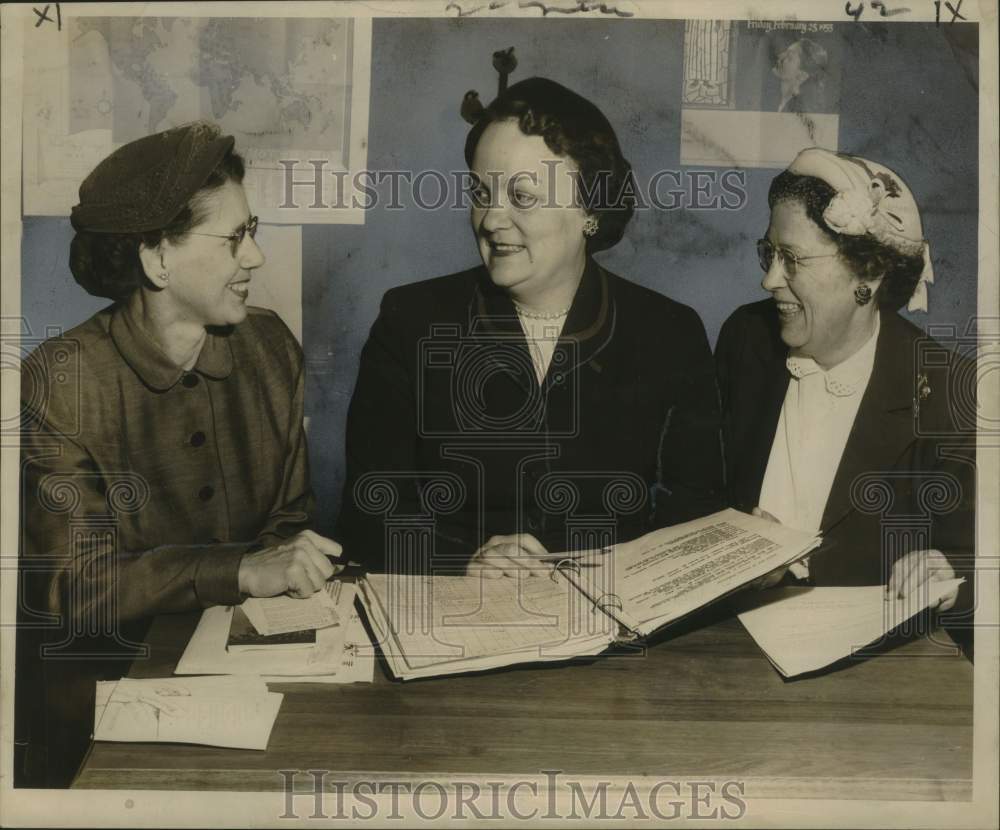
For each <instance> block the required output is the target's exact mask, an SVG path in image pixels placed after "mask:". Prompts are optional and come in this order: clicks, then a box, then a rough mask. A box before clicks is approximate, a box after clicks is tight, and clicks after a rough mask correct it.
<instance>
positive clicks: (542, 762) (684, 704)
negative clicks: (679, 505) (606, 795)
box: [74, 612, 973, 801]
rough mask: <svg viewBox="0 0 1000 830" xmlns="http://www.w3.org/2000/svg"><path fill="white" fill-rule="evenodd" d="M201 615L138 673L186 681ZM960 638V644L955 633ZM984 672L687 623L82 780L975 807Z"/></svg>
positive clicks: (172, 627)
mask: <svg viewBox="0 0 1000 830" xmlns="http://www.w3.org/2000/svg"><path fill="white" fill-rule="evenodd" d="M196 620H197V616H196V615H178V616H173V617H161V618H159V619H158V620H156V621H155V622H154V624H153V626H152V627H151V629H150V632H149V635H148V637H147V640H148V642H149V643H150V645H151V646H152V654H153V657H152V658H151V659H150V660H149V661H146V662H143V663H141V664H139V665H136V666H135V667H134V668H133V670H132V673H131V676H133V677H154V676H164V675H167V674H170V673H171V672H172V669H173V666H174V664H175V662H176V660H177V659H178V657H179V656H180V653H181V651H182V649H183V646H184V644H185V643H186V642H187V638H188V636H189V635H190V632H191V631H192V630H193V628H194V625H195V623H196ZM942 638H943V637H942ZM972 674H973V672H972V666H971V664H970V663H969V662H968V661H967V660H966V659H965V658H964V657H962V656H959V655H955V654H954V653H947V652H946V651H944V650H943V649H942V648H941V647H940V646H938V645H935V644H934V643H933V642H932V641H931V640H929V639H927V638H924V639H920V640H913V641H910V642H907V643H905V644H903V645H900V646H898V647H896V648H894V649H891V650H889V651H887V653H884V654H881V655H880V656H878V657H875V658H871V659H863V660H861V659H859V660H851V661H847V662H846V664H844V665H843V666H842V667H840V668H839V669H838V670H835V671H831V672H828V673H825V674H822V675H818V676H811V677H805V678H801V679H798V680H792V681H788V680H783V679H782V678H781V677H780V676H779V674H778V673H777V672H776V671H775V670H774V668H773V667H772V666H771V665H770V663H769V662H768V661H767V659H766V658H765V657H764V656H763V655H762V654H761V652H760V651H759V649H758V648H757V646H756V645H755V644H754V642H753V641H752V640H751V639H750V637H749V635H747V633H746V632H745V631H744V629H743V628H742V626H741V625H740V624H739V622H738V621H736V620H735V619H733V618H732V617H726V616H723V615H722V614H720V613H718V612H717V613H716V614H715V619H709V620H705V619H703V620H700V621H698V622H696V623H689V624H686V625H685V626H684V627H683V628H675V629H674V630H673V631H671V632H670V634H669V636H666V637H661V639H660V640H659V641H658V642H654V643H653V644H652V645H651V646H650V647H649V648H648V649H647V650H646V652H645V654H642V655H630V656H606V657H603V658H599V659H597V660H592V661H590V662H586V663H581V662H576V663H571V664H561V665H554V666H551V665H550V666H531V667H521V668H517V669H513V670H506V671H498V672H492V673H488V674H479V675H467V676H459V677H450V678H436V679H431V680H422V681H410V682H407V683H400V682H397V681H392V680H389V679H387V677H386V675H385V671H384V666H383V665H379V666H377V667H376V671H375V682H374V683H373V684H371V685H368V684H358V685H353V686H347V685H315V684H303V683H299V684H294V683H288V684H279V685H274V686H272V689H273V690H275V691H281V692H284V693H285V699H284V702H283V704H282V707H281V712H280V714H279V715H278V719H277V722H276V724H275V727H274V731H273V733H272V735H271V740H270V744H269V747H268V750H267V751H266V752H253V751H243V750H234V749H215V748H211V747H200V746H189V745H172V744H156V745H151V744H113V743H98V744H95V745H93V747H92V748H91V751H90V753H89V755H88V757H87V759H86V760H85V762H84V765H83V767H82V768H81V771H80V774H79V775H78V777H77V780H76V782H75V784H74V786H75V787H78V788H129V789H195V790H205V789H209V790H211V789H219V790H240V791H268V790H280V789H281V788H282V786H283V783H284V780H285V779H284V778H283V777H282V775H281V774H280V773H278V772H277V771H278V770H282V769H286V770H287V769H296V770H308V769H323V770H334V771H337V777H338V780H345V781H350V780H369V781H370V780H375V781H377V780H380V779H382V780H389V779H392V780H400V779H401V777H404V778H405V776H411V777H412V776H419V777H421V778H422V779H425V780H429V779H434V780H442V781H445V780H448V779H449V777H454V776H456V775H458V776H460V777H462V778H463V779H464V780H468V779H469V778H470V776H471V777H475V776H510V777H514V776H519V775H529V776H536V777H537V776H539V775H540V774H541V773H540V771H542V770H562V771H563V773H564V774H565V775H573V776H578V777H585V776H595V775H604V776H609V775H613V776H617V777H624V776H630V777H638V776H656V777H660V778H669V779H672V780H678V779H684V778H702V779H706V780H708V779H711V780H720V781H721V780H727V779H736V780H739V781H742V782H745V787H746V791H745V794H746V795H747V796H749V797H764V798H767V797H783V798H841V799H851V798H871V799H901V800H907V801H911V800H969V799H970V798H971V794H972V783H971V778H972V730H973V721H972Z"/></svg>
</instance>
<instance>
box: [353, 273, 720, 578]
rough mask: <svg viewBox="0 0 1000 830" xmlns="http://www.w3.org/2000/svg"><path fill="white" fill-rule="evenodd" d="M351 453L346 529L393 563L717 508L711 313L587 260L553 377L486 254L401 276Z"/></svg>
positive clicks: (613, 535) (365, 367)
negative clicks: (505, 538) (518, 536)
mask: <svg viewBox="0 0 1000 830" xmlns="http://www.w3.org/2000/svg"><path fill="white" fill-rule="evenodd" d="M346 457H347V480H346V485H345V490H344V501H343V507H342V510H341V514H340V517H339V520H338V526H337V534H338V538H339V539H340V541H341V542H342V543H343V544H344V546H345V549H346V551H347V554H348V555H349V556H351V557H352V558H355V559H359V560H361V561H363V562H364V563H365V564H366V565H367V566H368V567H369V568H372V569H378V570H382V569H385V570H390V571H396V570H407V571H408V570H411V569H413V568H417V569H421V570H423V569H426V568H427V567H428V564H429V561H430V559H433V560H434V567H445V568H450V567H452V566H453V567H454V568H455V569H456V570H459V569H462V568H464V567H465V565H466V564H467V562H468V559H469V557H470V556H471V554H472V553H473V552H474V551H475V550H476V548H477V547H478V546H479V545H480V544H482V542H484V541H485V540H486V539H487V538H488V537H490V536H492V535H496V534H507V533H515V532H525V533H531V534H533V535H535V536H537V537H538V538H539V539H540V540H541V541H542V543H543V544H545V545H546V546H547V547H548V548H549V549H550V550H552V551H563V550H567V549H571V548H580V547H592V546H595V545H596V546H601V545H604V544H609V543H611V542H613V541H614V540H615V539H618V540H622V541H623V540H625V539H628V538H633V537H635V536H638V535H641V534H642V533H644V532H646V531H648V530H649V529H651V528H653V527H654V526H662V525H666V524H672V523H675V522H679V521H682V520H685V519H689V518H693V517H696V516H699V515H702V514H704V513H707V512H711V511H712V510H713V509H716V508H717V507H718V506H720V505H721V501H722V488H721V478H722V461H721V449H720V446H719V422H718V396H717V392H716V388H715V379H714V369H713V365H712V356H711V352H710V350H709V346H708V341H707V338H706V336H705V330H704V327H703V326H702V323H701V320H700V319H699V317H698V315H697V314H696V313H695V312H694V311H693V310H692V309H690V308H688V307H686V306H683V305H681V304H679V303H676V302H673V301H672V300H669V299H667V298H666V297H664V296H662V295H660V294H657V293H656V292H654V291H651V290H649V289H646V288H642V287H640V286H638V285H635V284H634V283H631V282H628V281H626V280H624V279H621V278H620V277H617V276H615V275H613V274H611V273H609V272H608V271H606V270H604V269H603V268H601V267H600V266H599V265H597V264H596V263H595V262H594V261H593V260H588V262H587V265H586V268H585V271H584V275H583V278H582V281H581V284H580V287H579V289H578V290H577V293H576V296H575V298H574V300H573V304H572V307H571V308H570V311H569V315H568V317H567V320H566V324H565V326H564V329H563V332H562V335H561V337H560V339H559V341H558V344H557V347H556V350H555V353H554V354H553V357H552V362H551V365H550V367H549V370H548V374H547V376H546V377H545V380H544V383H543V384H541V386H539V384H538V381H537V379H536V376H535V374H534V369H533V367H532V364H531V360H530V356H529V352H528V347H527V343H526V341H525V337H524V334H523V332H522V330H521V326H520V323H519V321H518V318H517V315H516V312H515V309H514V306H513V304H512V303H511V301H510V299H509V298H508V297H507V295H506V294H505V293H504V292H502V291H500V290H498V289H497V288H496V287H495V286H494V285H493V284H492V282H491V281H490V279H489V275H488V273H487V271H486V270H485V268H483V267H478V268H473V269H470V270H468V271H463V272H461V273H458V274H452V275H450V276H446V277H440V278H437V279H432V280H427V281H424V282H418V283H415V284H411V285H405V286H402V287H399V288H394V289H392V290H390V291H388V292H386V295H385V297H384V299H383V301H382V308H381V312H380V314H379V317H378V319H377V320H376V321H375V324H374V325H373V326H372V330H371V334H370V336H369V338H368V342H367V343H366V345H365V347H364V350H363V352H362V355H361V367H360V371H359V375H358V380H357V385H356V388H355V390H354V396H353V398H352V401H351V406H350V411H349V414H348V423H347V451H346ZM387 557H388V558H387ZM404 560H405V561H404Z"/></svg>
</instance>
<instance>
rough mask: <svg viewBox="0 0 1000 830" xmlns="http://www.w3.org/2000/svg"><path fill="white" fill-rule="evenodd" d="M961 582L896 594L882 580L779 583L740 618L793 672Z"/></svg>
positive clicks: (845, 648)
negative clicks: (849, 583) (815, 585)
mask: <svg viewBox="0 0 1000 830" xmlns="http://www.w3.org/2000/svg"><path fill="white" fill-rule="evenodd" d="M962 582H963V580H961V579H950V580H945V581H942V582H932V583H929V585H928V589H927V590H926V591H918V592H916V593H914V594H911V595H909V596H908V597H905V598H904V599H895V598H894V599H891V600H886V599H885V588H884V587H883V586H881V585H863V586H860V587H843V588H838V587H832V588H793V587H789V588H776V589H772V590H770V591H766V592H765V593H764V594H763V595H762V596H761V601H762V603H763V604H761V605H760V606H758V607H756V608H752V609H749V610H746V611H744V612H742V613H741V614H739V619H740V622H741V623H743V626H744V627H745V628H746V630H747V631H748V632H749V633H750V636H751V637H753V638H754V640H755V641H756V642H757V645H758V646H760V648H761V649H762V650H763V651H764V653H765V654H766V655H767V656H768V658H769V659H770V660H771V662H772V663H774V665H775V667H776V668H777V669H778V671H780V672H781V673H782V674H783V675H785V676H786V677H794V676H795V675H797V674H802V673H804V672H809V671H816V670H817V669H821V668H824V667H826V666H829V665H830V664H831V663H835V662H836V661H837V660H840V659H841V658H843V657H847V656H849V655H851V654H853V653H855V652H856V651H857V650H858V649H861V648H864V647H865V646H867V645H869V644H871V643H874V642H876V641H877V640H879V639H880V638H881V637H882V636H883V635H885V634H887V633H888V632H889V631H891V630H892V629H894V628H896V627H897V626H898V625H900V624H901V623H903V622H905V621H906V620H908V619H909V618H910V617H912V616H914V615H916V614H919V613H920V612H921V611H923V610H924V609H925V608H928V607H930V606H931V605H934V604H936V603H937V602H938V600H939V599H941V597H943V596H944V595H945V594H947V593H948V592H949V591H951V590H953V589H954V588H955V587H956V586H958V585H959V584H961V583H962Z"/></svg>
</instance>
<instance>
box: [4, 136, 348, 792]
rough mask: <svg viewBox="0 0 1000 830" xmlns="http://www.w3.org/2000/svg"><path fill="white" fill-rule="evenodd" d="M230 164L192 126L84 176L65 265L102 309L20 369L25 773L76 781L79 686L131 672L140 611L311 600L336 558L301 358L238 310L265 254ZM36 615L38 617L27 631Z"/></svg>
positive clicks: (287, 341) (269, 315) (280, 336)
mask: <svg viewBox="0 0 1000 830" xmlns="http://www.w3.org/2000/svg"><path fill="white" fill-rule="evenodd" d="M243 174H244V166H243V161H242V159H241V158H240V156H239V155H238V154H237V153H236V152H234V149H233V138H232V137H231V136H223V135H220V134H219V130H218V128H216V127H214V126H211V125H207V124H194V125H189V126H185V127H179V128H176V129H171V130H167V131H166V132H162V133H158V134H156V135H152V136H148V137H146V138H142V139H139V140H138V141H134V142H132V143H130V144H127V145H125V146H123V147H121V148H119V149H118V150H116V151H115V152H114V153H112V154H111V155H110V156H109V157H108V158H106V159H105V160H104V161H102V162H101V163H100V164H99V165H98V166H97V168H95V170H94V171H93V172H92V173H91V174H90V175H89V176H88V177H87V179H86V180H85V181H84V182H83V184H82V186H81V187H80V204H78V205H76V206H75V207H74V208H73V212H72V223H73V227H74V229H75V230H76V237H75V238H74V240H73V243H72V247H71V251H70V267H71V270H72V272H73V276H74V277H75V278H76V280H77V282H79V283H80V285H81V286H83V287H84V288H85V289H86V290H87V291H89V292H90V293H91V294H95V295H97V296H103V297H107V298H108V299H110V300H112V301H113V303H112V304H111V305H109V306H108V307H107V308H106V309H104V310H103V311H100V312H99V313H97V314H96V315H94V316H93V317H91V318H90V319H89V320H87V321H86V322H85V323H83V324H81V325H80V326H77V327H76V328H74V329H72V330H71V331H69V332H67V333H66V334H65V335H63V336H61V337H58V338H53V339H51V340H48V341H46V342H45V343H43V344H42V345H41V346H40V347H39V348H38V349H37V350H36V351H35V352H34V353H33V354H32V355H31V356H30V357H29V358H28V359H27V360H26V361H25V364H24V367H23V372H22V378H23V382H22V411H23V413H24V415H23V417H24V425H23V428H22V432H23V438H22V486H21V493H22V505H23V506H22V516H23V517H24V521H23V524H22V563H23V568H22V582H23V590H24V593H23V597H24V606H25V607H24V608H22V622H24V623H27V624H25V625H22V627H21V632H20V633H21V637H22V639H21V642H20V644H19V648H18V657H19V660H22V663H21V665H20V667H19V674H18V687H17V703H18V731H19V742H20V743H21V744H22V745H24V744H27V746H28V751H27V752H26V755H25V758H24V759H23V760H24V765H23V767H22V769H21V772H22V773H23V774H24V775H25V776H26V778H25V780H28V781H31V782H34V783H43V784H44V783H48V784H58V783H65V781H66V777H67V775H69V774H72V771H73V767H74V764H75V762H77V761H78V760H79V757H80V751H81V749H82V747H84V746H85V745H86V739H87V735H88V733H89V727H88V721H89V720H92V718H93V696H94V684H93V680H94V679H95V676H106V675H107V674H115V673H117V674H120V673H121V672H122V671H124V670H125V669H127V665H128V664H127V662H123V660H122V658H123V657H129V656H132V655H133V654H134V653H135V649H134V644H135V642H136V641H137V640H140V638H141V630H142V629H141V625H142V621H144V620H148V618H149V617H151V616H152V615H154V614H158V613H161V612H172V611H189V610H192V609H198V608H204V607H206V606H210V605H216V604H225V605H232V604H236V603H239V602H240V601H241V599H242V598H243V597H246V596H271V595H276V594H282V593H288V594H290V595H292V596H297V597H304V596H308V595H309V594H312V593H313V592H314V591H316V590H318V589H319V588H321V587H322V585H323V583H324V582H325V580H326V579H327V578H328V577H329V576H330V575H331V574H332V573H333V572H334V570H335V567H334V566H333V565H332V564H331V563H330V561H329V559H328V557H336V556H338V555H339V554H340V546H339V545H337V544H336V543H335V542H333V541H331V540H329V539H326V538H324V537H322V536H319V535H317V534H315V533H313V532H312V531H311V530H309V529H308V528H309V524H310V519H311V514H312V510H313V496H312V491H311V488H310V483H309V474H308V464H307V456H306V445H305V437H304V435H303V426H302V419H303V385H304V369H303V358H302V351H301V349H300V347H299V345H298V343H297V342H296V341H295V339H294V337H293V336H292V335H291V333H290V332H289V330H288V328H287V327H286V326H285V325H284V323H282V321H281V320H280V319H279V318H278V316H277V315H275V314H274V313H273V312H270V311H266V310H264V309H258V308H252V307H250V306H248V305H247V293H248V289H249V283H250V280H251V279H252V272H253V270H254V269H255V268H258V267H259V266H260V265H262V264H263V262H264V255H263V253H262V252H261V250H260V248H258V247H257V243H256V242H255V241H254V235H255V233H256V229H257V219H256V217H254V216H252V215H251V214H250V209H249V207H248V205H247V199H246V195H245V193H244V191H243V186H242V180H243ZM43 614H44V615H51V616H49V617H48V619H49V620H52V619H55V620H57V621H58V622H57V624H56V625H55V627H49V628H46V629H44V630H40V629H39V628H38V627H37V626H31V625H30V622H31V621H32V619H31V618H32V617H34V621H37V620H38V619H39V618H40V617H39V615H43ZM43 646H44V647H45V648H46V649H48V650H47V652H46V654H47V655H50V656H52V658H53V659H41V660H39V659H38V655H39V648H41V647H43ZM22 658H23V659H22ZM57 658H59V659H57ZM67 658H68V659H67ZM74 658H76V659H74ZM98 658H107V659H106V660H105V659H98ZM116 660H117V662H116ZM77 688H79V692H75V691H71V690H75V689H77ZM88 707H89V708H88ZM30 709H34V712H33V713H32V712H29V710H30ZM32 715H34V717H32Z"/></svg>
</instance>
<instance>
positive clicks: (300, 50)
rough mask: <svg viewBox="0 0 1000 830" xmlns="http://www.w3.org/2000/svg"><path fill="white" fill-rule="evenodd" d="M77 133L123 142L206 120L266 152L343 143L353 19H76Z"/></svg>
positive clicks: (72, 88)
mask: <svg viewBox="0 0 1000 830" xmlns="http://www.w3.org/2000/svg"><path fill="white" fill-rule="evenodd" d="M70 25H71V27H72V28H71V30H70V33H69V35H70V37H69V43H70V50H69V51H70V56H69V58H70V60H69V64H70V72H69V78H70V81H69V105H70V112H69V115H70V123H69V131H70V133H76V132H82V131H86V130H95V129H110V130H111V132H112V140H113V141H114V142H115V143H116V144H119V143H124V142H128V141H132V140H134V139H136V138H140V137H142V136H145V135H149V134H150V133H153V132H157V131H159V130H164V129H167V128H169V127H172V126H176V125H178V124H184V123H188V122H190V121H195V120H200V119H207V120H211V121H215V122H217V123H219V124H220V125H221V127H222V129H223V131H224V132H227V133H230V134H232V135H234V136H235V137H236V140H237V145H238V146H240V147H243V148H246V149H248V150H256V151H258V153H260V154H262V155H263V156H264V157H267V156H269V155H271V154H272V153H273V152H276V151H287V150H301V149H305V148H323V149H324V150H326V151H327V152H332V153H334V154H337V153H340V152H342V151H343V149H344V147H345V144H346V142H345V127H346V122H347V112H348V103H349V101H348V98H349V94H350V65H351V61H350V49H351V39H350V31H349V29H350V21H348V20H343V19H330V18H325V19H324V18H319V19H317V18H310V19H295V18H283V19H274V18H218V17H213V18H157V17H144V18H127V17H81V18H74V19H73V20H72V21H71V24H70Z"/></svg>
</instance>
